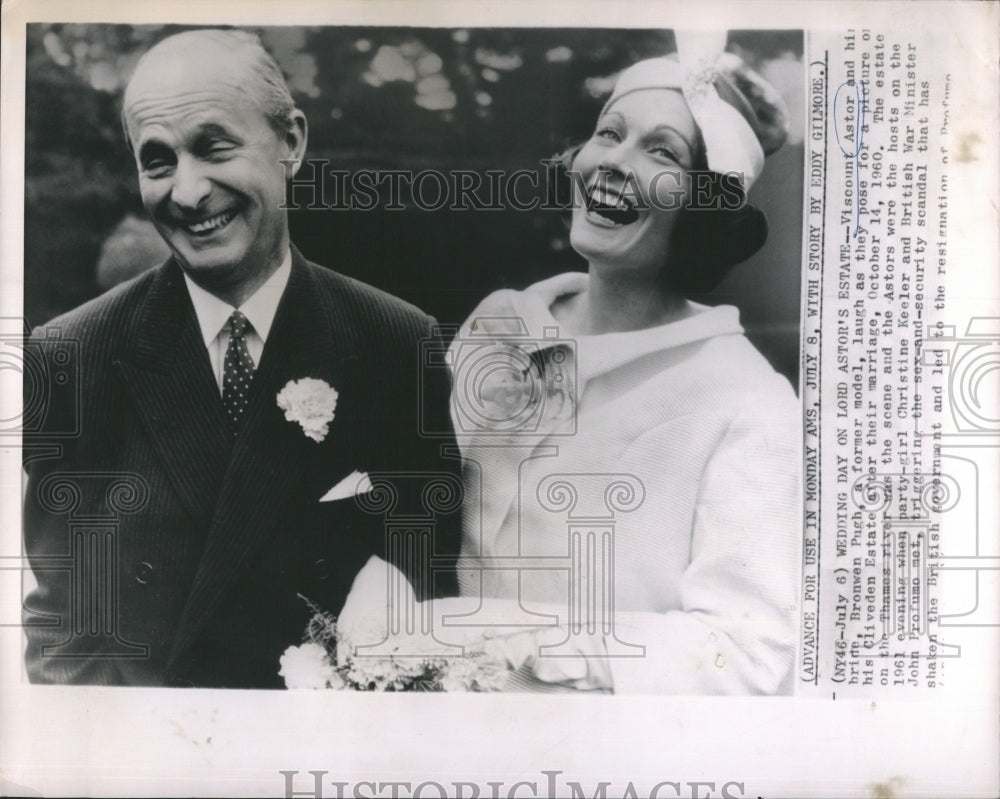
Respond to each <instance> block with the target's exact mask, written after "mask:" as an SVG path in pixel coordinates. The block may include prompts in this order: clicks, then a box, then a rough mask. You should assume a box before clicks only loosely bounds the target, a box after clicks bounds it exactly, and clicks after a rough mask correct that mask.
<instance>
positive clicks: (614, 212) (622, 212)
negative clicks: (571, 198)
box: [587, 187, 639, 225]
mask: <svg viewBox="0 0 1000 799" xmlns="http://www.w3.org/2000/svg"><path fill="white" fill-rule="evenodd" d="M633 206H634V203H633V202H632V200H631V199H630V198H627V197H625V196H624V195H623V194H621V193H620V192H619V193H617V194H612V193H611V192H609V191H607V190H605V189H603V188H600V187H595V188H593V189H591V192H590V196H589V197H588V198H587V210H588V211H589V212H590V213H592V214H597V215H598V216H600V217H601V218H602V219H606V220H607V221H609V222H612V223H613V224H615V225H630V224H632V223H633V222H635V221H636V220H637V219H638V218H639V212H638V211H636V210H635V208H634V207H633Z"/></svg>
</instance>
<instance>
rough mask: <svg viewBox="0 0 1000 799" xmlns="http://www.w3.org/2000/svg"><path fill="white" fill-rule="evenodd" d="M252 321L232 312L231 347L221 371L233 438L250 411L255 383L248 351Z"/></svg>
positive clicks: (223, 402) (240, 312) (240, 313)
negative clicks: (248, 408) (251, 385)
mask: <svg viewBox="0 0 1000 799" xmlns="http://www.w3.org/2000/svg"><path fill="white" fill-rule="evenodd" d="M248 327H250V321H249V320H248V319H247V318H246V317H245V316H244V315H243V312H242V311H233V313H232V315H231V316H230V317H229V347H228V348H227V349H226V360H225V362H224V364H223V370H222V405H223V407H224V408H225V409H226V415H227V416H228V417H229V421H230V422H231V423H232V428H233V435H235V434H236V433H237V432H239V429H240V422H241V421H242V420H243V414H245V413H246V410H247V397H248V396H249V394H250V381H251V380H253V372H254V365H253V358H251V357H250V351H249V350H248V349H247V340H246V332H247V328H248Z"/></svg>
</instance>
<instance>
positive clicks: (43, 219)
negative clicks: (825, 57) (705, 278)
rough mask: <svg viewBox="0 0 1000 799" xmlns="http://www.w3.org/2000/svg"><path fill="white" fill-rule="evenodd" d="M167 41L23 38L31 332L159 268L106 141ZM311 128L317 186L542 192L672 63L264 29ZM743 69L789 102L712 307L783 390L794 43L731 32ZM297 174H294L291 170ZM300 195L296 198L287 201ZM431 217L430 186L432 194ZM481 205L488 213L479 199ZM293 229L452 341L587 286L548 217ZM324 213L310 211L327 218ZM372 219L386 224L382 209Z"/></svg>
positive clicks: (499, 33)
mask: <svg viewBox="0 0 1000 799" xmlns="http://www.w3.org/2000/svg"><path fill="white" fill-rule="evenodd" d="M184 29H186V28H184V27H179V26H168V25H154V26H132V25H93V24H87V25H79V24H32V25H29V26H28V32H27V59H28V63H27V81H26V87H25V90H26V111H25V252H24V255H25V270H24V274H25V277H24V281H25V286H24V288H25V309H24V311H25V316H26V317H27V319H28V320H29V322H30V323H32V324H40V323H43V322H46V321H48V320H49V319H51V318H52V317H54V316H55V315H57V314H59V313H62V312H64V311H66V310H69V309H70V308H73V307H75V306H77V305H79V304H80V303H82V302H84V301H86V300H88V299H90V298H92V297H94V296H97V295H98V294H99V293H101V292H102V291H104V290H106V289H108V288H110V287H111V286H113V285H115V284H116V283H118V282H121V281H122V280H125V279H128V278H129V277H132V276H133V275H135V274H138V273H139V272H141V271H142V270H144V269H147V268H150V267H151V266H154V265H155V264H156V263H158V262H159V261H160V260H162V257H163V256H164V254H165V252H166V250H165V245H163V244H162V242H161V241H160V240H159V237H158V236H157V235H156V233H155V231H154V230H153V229H152V227H151V225H149V223H148V222H147V221H145V217H144V212H143V210H142V206H141V203H140V200H139V193H138V184H137V181H136V177H135V166H134V163H133V161H132V158H131V156H130V154H129V152H128V150H127V149H126V147H125V144H124V139H123V137H122V132H121V124H120V116H119V115H120V101H121V95H122V92H123V89H124V86H125V83H126V82H127V80H128V78H129V76H130V75H131V72H132V70H133V69H134V66H135V63H136V61H137V60H138V58H139V56H140V55H141V54H142V53H143V52H144V51H145V50H147V49H148V48H149V47H150V46H151V45H153V44H155V43H156V42H157V41H159V40H160V39H162V38H164V37H165V36H168V35H170V34H172V33H175V32H178V31H180V30H184ZM258 32H259V33H260V34H261V36H262V38H263V40H264V43H265V45H266V46H267V47H268V48H269V49H270V50H271V52H272V53H273V54H274V56H275V57H276V59H277V60H278V62H279V63H280V64H281V67H282V69H283V70H284V72H285V74H286V77H287V78H288V82H289V86H290V87H291V89H292V92H293V94H294V96H295V98H296V101H297V102H298V103H299V105H300V107H301V108H302V109H303V110H304V111H305V113H306V115H307V117H308V119H309V126H310V131H309V152H308V154H307V157H308V158H310V159H323V160H326V161H328V162H329V165H330V168H332V169H341V170H346V171H348V172H354V171H356V170H360V169H381V170H384V169H408V170H414V171H417V170H422V169H436V170H440V171H442V172H445V173H448V172H450V171H452V170H474V171H475V172H477V173H479V174H480V175H482V176H483V177H484V185H485V184H486V183H487V178H486V172H487V171H488V170H506V171H508V172H513V171H514V170H518V169H528V170H532V171H535V172H538V173H539V174H541V173H542V171H543V170H542V168H541V167H540V161H541V159H544V158H549V157H551V156H553V155H555V154H556V153H558V152H561V151H562V150H564V149H565V148H566V147H567V146H568V145H570V144H572V143H576V142H579V141H582V140H583V139H585V138H587V137H588V136H589V135H590V134H591V132H592V128H593V125H594V122H595V120H596V117H597V113H598V111H599V110H600V108H601V105H602V103H603V101H604V99H605V98H606V96H607V94H608V93H609V92H610V90H611V88H612V86H613V84H614V77H615V75H616V74H617V72H618V71H620V70H621V69H623V68H624V67H626V66H628V65H629V64H630V63H632V62H634V61H636V60H638V59H641V58H647V57H650V56H654V55H662V54H665V53H669V52H672V51H673V50H674V49H675V47H674V43H673V35H672V33H671V32H670V31H667V30H592V29H499V28H474V29H447V28H433V29H431V28H392V27H365V28H361V27H317V28H311V27H270V28H262V29H258ZM728 49H730V50H732V51H734V52H737V53H739V54H740V55H742V56H743V57H744V58H745V59H746V60H747V61H748V62H749V63H750V64H751V66H753V67H754V68H755V69H757V71H759V72H760V73H761V74H763V75H764V76H765V77H766V78H767V79H768V80H770V81H771V82H772V83H773V84H774V85H775V86H776V87H777V88H778V89H779V91H780V92H781V93H782V95H783V96H784V97H785V101H786V103H787V104H788V106H789V109H790V111H791V117H792V118H791V128H792V130H791V135H790V137H789V141H788V143H787V144H786V145H785V147H783V148H782V149H781V150H780V151H779V152H778V153H776V154H775V155H773V156H771V157H770V158H769V159H768V165H767V167H766V168H765V171H764V175H763V176H762V177H761V179H760V180H759V181H758V183H757V184H756V185H755V187H754V189H753V191H752V192H751V201H752V202H753V203H754V204H756V205H757V206H758V207H760V208H761V209H763V210H764V211H765V212H766V213H767V216H768V220H769V223H770V228H771V232H770V236H769V240H768V243H767V245H766V246H765V248H764V249H763V250H762V251H761V252H760V253H758V254H757V255H756V256H754V258H752V259H751V260H750V261H748V262H747V263H746V264H744V265H742V266H740V267H738V268H737V269H736V270H734V271H733V273H731V274H730V275H729V276H728V277H727V278H726V280H725V281H724V283H723V284H722V285H721V286H719V287H718V288H717V289H716V290H714V291H713V292H711V294H710V295H706V296H702V297H697V298H695V299H697V300H699V301H701V302H706V303H708V304H718V303H722V302H725V303H730V304H734V305H737V306H739V308H740V310H741V318H742V320H743V324H744V327H746V328H747V331H748V334H749V335H750V337H751V339H752V340H753V341H754V343H755V344H756V345H757V346H758V347H759V348H760V349H761V350H762V351H763V352H764V354H765V355H767V356H768V358H769V359H770V360H771V362H772V363H773V364H774V365H775V367H776V368H778V369H779V371H781V372H783V373H784V374H786V375H787V376H788V377H789V378H790V379H791V380H792V382H793V384H797V379H798V361H799V355H798V351H799V346H798V345H799V285H800V268H801V226H802V209H801V206H802V169H803V148H802V129H803V118H802V115H803V108H802V95H803V65H802V36H801V33H799V32H791V31H768V32H762V31H734V32H732V33H731V34H730V38H729V46H728ZM303 174H308V167H306V168H305V169H304V170H303ZM299 191H301V190H299ZM428 194H429V196H430V197H432V198H433V196H434V191H433V184H432V185H431V186H429V188H428ZM483 196H484V197H486V196H488V194H487V193H486V192H485V189H484V191H483ZM297 199H298V201H299V202H300V203H301V204H302V206H303V207H302V208H300V209H299V210H294V211H291V212H290V225H291V231H292V239H293V241H294V242H295V243H296V244H297V245H298V246H299V248H300V249H301V250H302V251H303V252H304V254H305V255H306V256H307V257H308V258H310V259H312V260H315V261H317V262H319V263H321V264H324V265H325V266H329V267H331V268H334V269H337V270H338V271H340V272H343V273H345V274H349V275H352V276H355V277H358V278H360V279H362V280H364V281H366V282H369V283H372V284H374V285H377V286H379V287H381V288H384V289H386V290H387V291H390V292H392V293H394V294H397V295H399V296H401V297H403V298H405V299H407V300H409V301H411V302H413V303H415V304H416V305H418V306H420V307H422V308H424V309H425V310H426V311H428V312H429V313H432V314H434V315H435V316H436V317H437V318H438V319H439V320H440V321H441V322H442V323H444V324H457V323H459V322H460V321H461V320H462V319H464V318H465V316H467V315H468V313H469V312H470V311H471V310H472V309H473V307H474V306H475V305H476V303H478V302H479V300H481V299H482V297H484V296H485V295H486V294H487V293H489V292H490V291H492V290H494V289H497V288H501V287H508V286H509V287H515V288H522V287H524V286H526V285H528V284H530V283H532V282H534V281H536V280H539V279H542V278H544V277H547V276H549V275H552V274H555V273H557V272H562V271H566V270H568V269H578V270H584V269H586V264H585V263H584V262H583V261H582V259H580V258H579V257H578V256H577V255H576V254H575V253H574V252H573V251H572V250H571V249H570V248H569V243H568V234H567V229H566V218H565V216H564V215H563V214H562V213H558V212H555V211H551V210H550V211H544V210H534V211H518V210H516V209H512V208H506V209H504V210H497V211H473V210H465V211H461V210H448V209H447V208H444V209H441V210H439V211H428V210H424V209H421V208H419V207H416V206H415V205H414V204H413V203H405V206H406V207H405V208H403V209H402V210H389V209H386V208H384V207H380V208H376V209H374V210H371V211H351V210H318V209H309V208H307V207H305V206H306V205H308V203H309V194H308V191H307V192H306V193H305V194H298V195H297ZM333 199H334V198H333V197H332V196H326V197H324V200H325V202H326V203H327V204H331V203H332V202H333ZM384 204H385V203H383V204H382V205H383V206H384Z"/></svg>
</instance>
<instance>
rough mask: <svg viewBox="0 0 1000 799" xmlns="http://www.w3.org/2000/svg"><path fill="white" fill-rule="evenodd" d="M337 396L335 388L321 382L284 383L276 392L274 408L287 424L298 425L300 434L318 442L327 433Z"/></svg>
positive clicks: (305, 378) (293, 381) (335, 406)
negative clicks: (294, 423)
mask: <svg viewBox="0 0 1000 799" xmlns="http://www.w3.org/2000/svg"><path fill="white" fill-rule="evenodd" d="M337 396H338V395H337V389H335V388H334V387H333V386H331V385H330V384H329V383H327V382H326V381H325V380H317V379H316V378H313V377H304V378H302V379H301V380H289V381H288V382H287V383H285V387H284V388H283V389H281V391H279V392H278V407H279V408H281V410H283V411H284V412H285V418H286V419H287V420H288V421H289V422H298V423H299V424H300V425H301V426H302V432H303V433H305V434H306V435H307V436H309V438H311V439H312V440H313V441H316V442H319V441H322V440H323V439H324V438H326V434H327V433H328V432H330V422H332V421H333V415H334V414H333V412H334V410H336V408H337Z"/></svg>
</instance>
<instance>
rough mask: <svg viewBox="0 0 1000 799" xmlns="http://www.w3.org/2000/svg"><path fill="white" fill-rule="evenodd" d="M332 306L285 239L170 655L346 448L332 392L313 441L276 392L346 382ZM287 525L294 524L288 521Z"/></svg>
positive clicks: (342, 341) (346, 429) (346, 340)
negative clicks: (271, 308)
mask: <svg viewBox="0 0 1000 799" xmlns="http://www.w3.org/2000/svg"><path fill="white" fill-rule="evenodd" d="M335 302H336V300H335ZM334 315H337V316H338V317H339V318H343V317H342V316H340V315H338V314H336V310H335V309H334V310H333V311H332V312H331V309H330V308H329V307H327V305H326V303H324V300H323V298H322V295H321V293H320V287H319V286H318V285H317V282H316V280H315V279H314V277H313V276H312V275H311V274H310V271H309V267H308V265H307V264H306V262H305V261H304V259H303V258H302V256H301V255H300V254H299V253H298V251H296V250H294V249H293V256H292V272H291V275H290V276H289V281H288V286H287V287H286V289H285V293H284V295H283V296H282V299H281V302H280V304H279V306H278V310H277V313H276V315H275V320H274V324H273V325H272V327H271V332H270V334H269V336H268V339H267V342H266V344H265V346H264V353H263V356H262V357H261V362H260V365H259V367H258V369H257V372H256V374H255V375H254V379H253V383H252V384H251V388H250V397H249V401H248V407H247V413H246V417H245V419H244V426H243V429H242V430H241V432H240V435H239V436H238V437H237V439H236V441H235V444H234V446H233V450H232V458H231V459H230V460H229V463H228V468H227V469H226V471H225V477H224V478H223V481H222V486H221V489H220V492H219V498H218V503H217V505H216V511H215V516H214V519H213V522H212V527H211V531H210V532H209V536H208V540H207V542H206V544H205V549H204V553H203V555H202V559H201V562H200V564H199V566H198V571H197V574H196V576H195V579H194V583H193V585H192V588H191V593H190V596H189V598H188V602H187V605H186V607H185V609H184V612H183V614H182V617H181V622H180V625H179V627H178V631H177V635H176V640H175V644H174V650H173V655H172V662H174V661H175V660H176V658H177V657H178V656H179V655H180V654H181V653H182V652H183V650H184V648H185V647H186V646H187V645H188V644H190V643H191V641H192V640H193V639H194V637H195V635H196V634H197V632H198V630H199V629H200V628H201V626H202V625H203V624H204V622H205V621H206V620H207V619H208V617H209V616H210V615H211V613H212V612H213V610H214V608H215V606H216V605H217V604H218V602H219V600H220V599H221V598H222V597H223V595H224V594H225V593H226V592H227V591H228V590H229V589H230V588H231V587H232V586H233V584H234V583H235V582H236V581H237V580H238V579H239V577H240V576H241V574H242V573H243V571H244V570H245V569H246V568H247V566H248V564H249V563H250V561H251V560H252V556H253V554H254V553H255V552H256V551H257V550H258V549H259V548H260V546H261V545H262V544H263V543H264V541H265V540H266V539H267V538H268V537H269V536H270V535H272V534H274V533H275V532H276V530H277V529H278V528H279V526H280V521H281V518H282V514H283V513H286V512H287V508H288V504H289V502H290V501H292V500H295V499H296V498H300V501H306V502H308V501H315V500H317V499H318V498H319V494H320V493H321V492H322V488H326V487H328V486H326V485H324V484H323V480H324V479H325V478H327V479H328V475H329V474H331V472H336V470H337V468H338V463H339V462H340V461H341V460H343V461H345V462H346V461H347V460H348V459H349V458H350V457H351V455H352V452H351V449H352V448H351V446H350V426H349V425H348V424H346V423H345V422H344V419H343V417H342V416H341V415H340V413H339V412H340V410H341V407H340V406H341V403H340V402H338V408H337V410H336V412H335V417H334V420H333V422H332V423H331V424H330V429H329V433H328V435H327V437H326V439H324V441H322V442H315V441H313V440H312V439H310V438H308V437H307V436H306V435H305V434H304V433H303V431H302V428H301V427H300V426H299V425H298V424H297V423H295V422H289V421H287V420H286V419H285V416H284V412H283V411H282V410H281V409H280V408H279V407H278V405H277V399H276V398H277V394H278V392H279V391H281V389H282V388H283V387H284V386H285V385H286V384H287V383H288V382H289V381H291V380H300V379H302V378H304V377H312V378H316V379H320V380H323V381H325V382H326V383H327V384H328V385H330V386H331V387H333V388H336V389H338V391H343V390H344V388H345V387H346V386H349V385H350V383H351V378H350V372H351V371H352V367H353V362H354V357H353V352H355V351H356V342H354V341H353V340H352V338H351V335H352V333H351V331H350V329H349V326H344V327H345V329H339V326H338V329H337V330H334V327H333V323H332V317H333V316H334ZM338 416H339V418H338ZM338 423H339V424H338ZM353 454H356V453H353ZM313 494H316V496H315V497H314V496H312V495H313ZM285 532H286V533H287V534H288V535H289V536H294V535H295V534H296V531H295V530H287V531H285Z"/></svg>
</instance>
